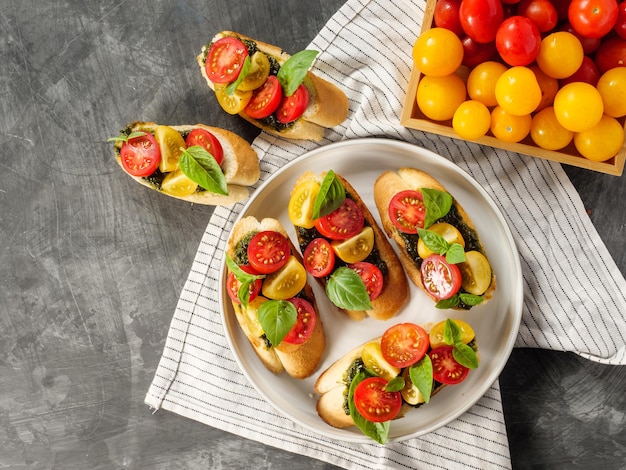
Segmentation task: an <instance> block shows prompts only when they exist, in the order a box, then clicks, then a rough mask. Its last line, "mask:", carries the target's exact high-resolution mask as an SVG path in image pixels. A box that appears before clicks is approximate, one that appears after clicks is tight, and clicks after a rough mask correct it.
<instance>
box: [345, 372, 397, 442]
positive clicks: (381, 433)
mask: <svg viewBox="0 0 626 470" xmlns="http://www.w3.org/2000/svg"><path fill="white" fill-rule="evenodd" d="M368 377H372V376H371V375H369V374H367V373H366V372H365V371H360V372H359V373H358V374H356V375H355V376H354V378H353V379H352V382H351V383H350V387H349V389H348V408H349V409H350V417H351V418H352V420H353V421H354V424H355V425H356V427H357V428H359V429H360V430H361V432H362V433H363V434H365V435H366V436H367V437H370V438H372V439H374V440H375V441H376V442H378V443H379V444H385V443H386V442H387V439H388V438H389V428H390V422H389V421H385V422H383V423H372V422H371V421H368V420H366V419H365V418H364V417H363V416H361V413H359V411H358V410H357V409H356V405H355V404H354V390H355V389H356V386H357V385H358V384H360V383H361V382H362V381H363V380H365V379H366V378H368Z"/></svg>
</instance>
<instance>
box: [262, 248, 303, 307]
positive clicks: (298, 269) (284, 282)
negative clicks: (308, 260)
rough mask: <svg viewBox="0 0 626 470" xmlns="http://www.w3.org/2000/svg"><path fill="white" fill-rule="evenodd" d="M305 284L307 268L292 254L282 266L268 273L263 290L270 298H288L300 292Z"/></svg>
mask: <svg viewBox="0 0 626 470" xmlns="http://www.w3.org/2000/svg"><path fill="white" fill-rule="evenodd" d="M305 285H306V270H305V269H304V266H302V264H301V263H300V262H299V261H298V260H297V259H296V257H295V256H293V255H292V256H290V257H289V260H287V263H286V264H285V265H284V266H283V267H282V268H280V269H279V270H278V271H276V272H273V273H272V274H268V275H267V277H266V278H265V280H264V281H263V287H262V288H261V290H262V292H263V295H264V296H265V297H267V298H269V299H274V300H287V299H290V298H291V297H294V296H295V295H296V294H298V292H300V291H301V290H302V289H304V286H305Z"/></svg>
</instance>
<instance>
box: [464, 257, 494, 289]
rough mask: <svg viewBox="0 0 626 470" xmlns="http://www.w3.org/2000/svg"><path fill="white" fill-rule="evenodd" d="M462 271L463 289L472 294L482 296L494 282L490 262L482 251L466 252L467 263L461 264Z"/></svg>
mask: <svg viewBox="0 0 626 470" xmlns="http://www.w3.org/2000/svg"><path fill="white" fill-rule="evenodd" d="M458 266H459V269H460V270H461V278H462V279H463V280H462V282H461V287H463V289H465V290H466V291H467V292H469V293H470V294H474V295H482V294H484V293H485V291H486V290H487V289H488V288H489V286H490V285H491V281H492V276H491V265H490V264H489V260H488V259H487V257H486V256H485V255H483V254H482V253H481V252H480V251H476V250H471V251H467V252H465V261H464V262H462V263H459V265H458Z"/></svg>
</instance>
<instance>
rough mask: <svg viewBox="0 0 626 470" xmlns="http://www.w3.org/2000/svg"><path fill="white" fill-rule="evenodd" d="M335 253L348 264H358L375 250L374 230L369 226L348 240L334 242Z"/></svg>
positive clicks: (332, 244)
mask: <svg viewBox="0 0 626 470" xmlns="http://www.w3.org/2000/svg"><path fill="white" fill-rule="evenodd" d="M330 245H331V246H332V248H333V251H334V252H335V254H336V255H337V256H339V258H340V259H341V260H342V261H344V262H346V263H358V262H359V261H363V260H364V259H365V258H367V257H368V256H369V254H370V253H371V252H372V249H373V248H374V229H372V227H370V226H369V225H367V226H365V227H363V230H361V231H360V232H359V233H357V234H356V235H355V236H354V237H351V238H348V239H347V240H333V242H332V243H331V244H330Z"/></svg>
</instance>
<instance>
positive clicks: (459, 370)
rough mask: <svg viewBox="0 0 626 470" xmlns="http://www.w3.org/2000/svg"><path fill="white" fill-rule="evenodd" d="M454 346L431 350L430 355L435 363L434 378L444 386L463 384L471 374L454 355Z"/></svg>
mask: <svg viewBox="0 0 626 470" xmlns="http://www.w3.org/2000/svg"><path fill="white" fill-rule="evenodd" d="M452 349H454V346H449V345H445V346H439V347H438V348H435V349H433V350H431V351H430V352H429V353H428V355H429V356H430V360H431V362H432V363H433V378H434V379H435V380H436V381H437V382H440V383H442V384H448V385H455V384H458V383H460V382H463V381H464V380H465V378H466V377H467V374H469V369H468V368H467V367H465V366H462V365H461V364H459V363H458V362H456V359H454V356H453V355H452Z"/></svg>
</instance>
